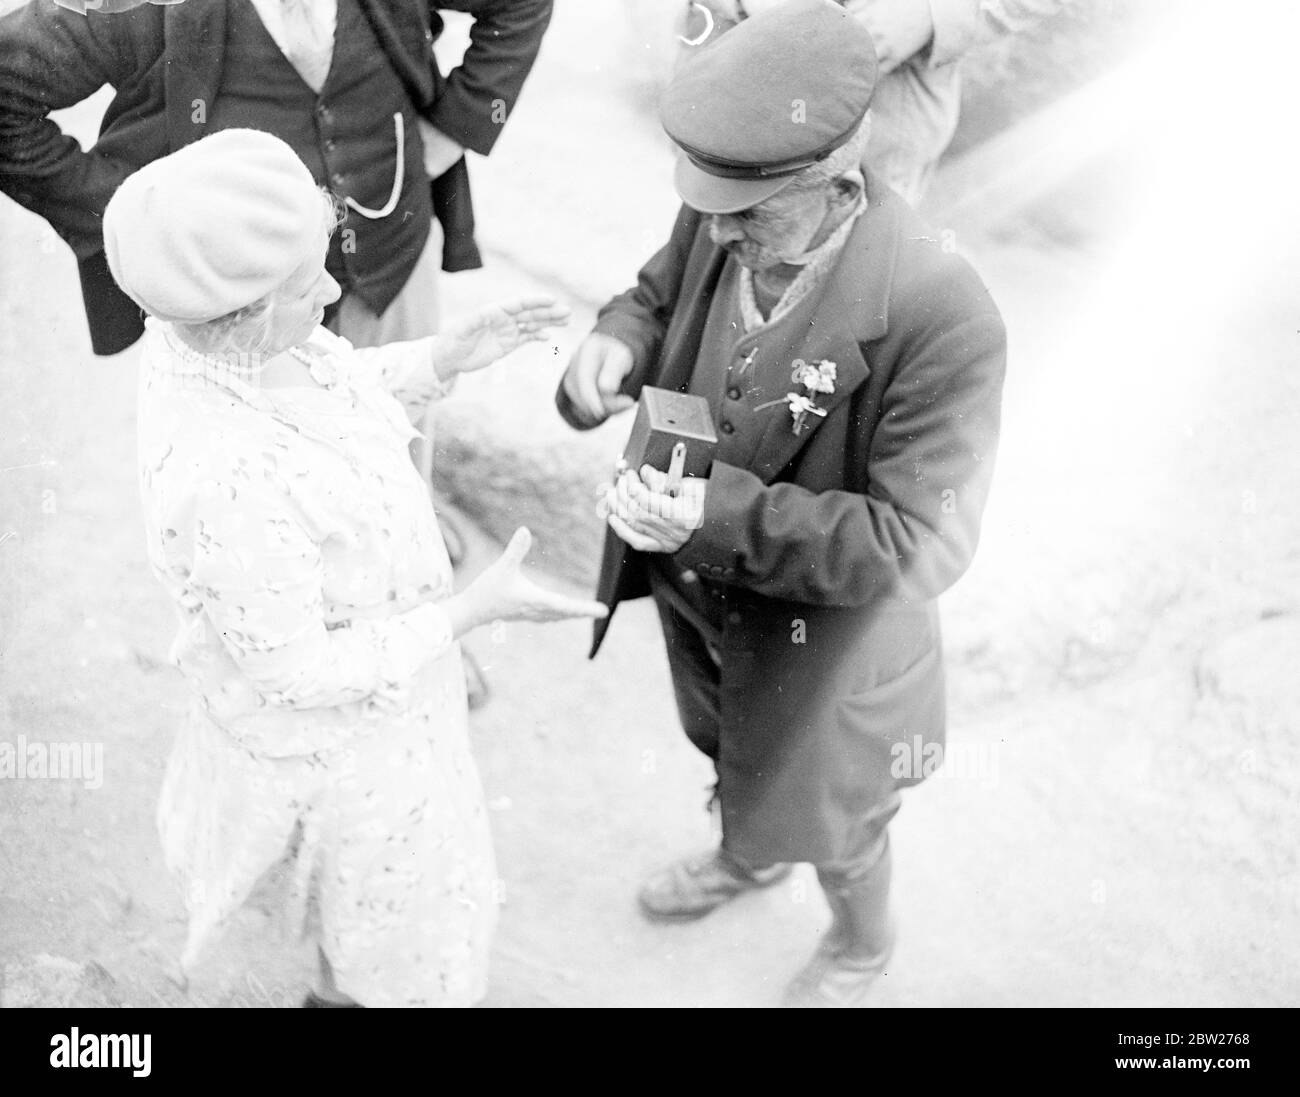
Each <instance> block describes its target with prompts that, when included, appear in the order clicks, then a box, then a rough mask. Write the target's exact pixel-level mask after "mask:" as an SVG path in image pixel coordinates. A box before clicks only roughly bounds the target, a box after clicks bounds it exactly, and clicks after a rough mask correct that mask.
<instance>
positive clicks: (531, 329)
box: [438, 297, 570, 376]
mask: <svg viewBox="0 0 1300 1097" xmlns="http://www.w3.org/2000/svg"><path fill="white" fill-rule="evenodd" d="M569 315H570V314H569V310H568V308H566V307H565V306H564V305H560V304H557V303H556V301H555V298H553V297H521V298H519V299H518V300H517V301H505V302H502V303H501V304H498V305H490V306H489V307H487V308H485V309H483V310H481V311H480V312H476V313H474V315H472V316H471V317H469V319H467V320H462V321H461V322H460V323H458V324H454V325H453V326H452V327H450V328H448V329H447V330H446V331H445V332H443V333H442V335H441V337H440V340H439V342H440V346H439V347H438V354H439V357H442V358H445V359H446V360H447V362H448V364H449V366H450V369H449V370H442V369H439V370H438V373H439V374H440V375H442V376H446V375H448V374H449V373H452V372H454V373H471V372H473V371H474V370H480V369H483V368H484V367H485V366H490V365H491V364H492V363H493V362H495V361H496V360H497V359H498V358H504V357H505V356H506V355H507V354H509V353H510V352H511V351H512V350H516V349H517V348H519V347H521V346H523V345H524V344H525V343H541V342H546V340H548V339H549V338H550V337H551V329H552V328H556V327H563V326H564V325H565V324H567V323H568V322H569Z"/></svg>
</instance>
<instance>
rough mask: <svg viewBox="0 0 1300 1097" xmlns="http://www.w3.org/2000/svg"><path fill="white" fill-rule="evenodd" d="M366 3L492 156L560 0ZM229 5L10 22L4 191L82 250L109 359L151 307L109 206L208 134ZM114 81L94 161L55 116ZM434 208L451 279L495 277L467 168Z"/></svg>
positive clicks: (1, 164) (418, 88) (0, 120)
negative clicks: (461, 43) (129, 290)
mask: <svg viewBox="0 0 1300 1097" xmlns="http://www.w3.org/2000/svg"><path fill="white" fill-rule="evenodd" d="M359 2H360V4H361V7H362V10H363V11H364V12H365V14H366V16H367V18H369V20H370V22H371V25H372V26H373V27H374V30H375V34H376V36H377V37H378V39H379V41H380V42H381V43H382V44H383V46H384V49H385V52H386V54H387V56H388V59H389V61H390V63H391V64H392V65H393V67H394V69H395V71H396V72H397V74H398V75H399V77H400V78H401V79H402V81H403V83H404V84H405V85H406V87H407V89H408V90H409V93H410V96H411V101H412V103H413V105H414V106H415V108H416V110H417V111H418V112H419V113H420V114H422V115H423V116H424V117H426V118H428V120H429V121H430V122H432V123H433V124H434V125H435V126H437V127H438V129H440V130H442V131H443V132H444V133H446V134H447V135H448V136H450V137H453V138H455V139H456V140H457V141H458V142H460V143H461V144H462V145H464V146H465V147H466V148H468V149H472V150H473V151H475V152H477V153H481V154H483V155H486V154H487V153H488V152H490V151H491V149H492V146H493V144H494V143H495V142H496V139H497V137H498V136H499V135H500V133H501V129H502V126H501V123H500V121H499V117H500V115H499V106H500V104H499V103H498V102H497V101H498V100H499V101H501V102H503V103H504V105H505V109H506V112H507V113H509V111H511V110H513V108H514V103H515V100H516V98H517V97H518V95H519V91H520V88H521V87H522V86H523V82H524V79H525V77H526V76H527V75H528V72H529V70H530V69H531V67H532V63H533V60H534V59H535V57H536V55H537V51H538V49H539V47H540V44H541V39H542V35H543V33H544V32H545V30H546V27H547V24H548V23H549V21H550V14H551V4H552V0H446V2H442V3H436V4H435V3H427V2H425V0H359ZM226 3H227V0H186V2H185V3H183V4H178V5H172V6H168V7H158V6H154V5H146V6H144V7H141V8H136V9H134V10H133V11H129V12H120V13H116V14H112V15H108V14H100V13H96V12H91V13H90V14H88V15H79V14H76V13H75V12H70V11H68V10H66V9H64V8H60V7H58V6H57V5H56V4H54V3H53V2H52V0H32V2H31V3H29V4H27V5H26V6H25V7H22V8H19V9H18V10H16V11H14V12H11V13H10V14H9V15H6V16H4V17H3V18H0V191H3V192H4V193H5V194H7V195H9V196H10V197H11V198H13V199H14V200H15V201H17V202H19V203H20V204H22V205H24V206H26V207H27V208H28V209H30V210H32V211H33V212H34V213H37V214H39V215H40V216H42V217H44V218H45V219H46V220H47V221H49V223H50V224H51V225H52V226H53V228H54V230H55V231H56V232H58V234H59V235H60V236H62V237H63V238H64V239H65V240H66V241H67V242H68V243H69V244H70V245H71V247H72V249H73V251H75V252H76V254H77V258H78V260H79V261H80V265H81V274H82V287H83V297H84V299H85V303H86V309H87V317H88V319H89V320H90V327H91V338H92V342H93V343H94V344H95V350H96V353H100V354H111V353H115V352H116V351H119V350H122V349H123V348H124V347H126V346H129V345H130V343H131V342H134V340H135V338H136V337H138V335H139V333H140V327H139V310H138V309H137V308H136V307H135V306H134V305H133V304H131V302H130V299H129V298H127V297H126V296H125V295H124V294H122V293H121V292H120V291H119V290H118V289H117V287H116V286H115V285H114V283H113V281H112V278H111V276H110V275H109V273H108V269H107V265H106V263H105V262H104V259H103V246H104V244H103V239H102V236H101V232H102V223H101V222H102V216H103V212H104V207H105V206H106V205H107V204H108V200H109V198H111V197H112V195H113V192H114V191H115V190H117V188H118V186H119V185H120V184H121V182H122V180H123V179H125V178H126V177H127V176H128V175H130V174H131V173H132V172H133V171H135V170H136V169H137V168H138V167H140V166H142V165H144V164H146V163H148V162H149V161H151V160H155V159H157V158H158V157H160V156H165V155H166V154H167V153H169V152H172V151H174V150H176V149H178V148H180V147H182V146H183V145H185V144H188V143H189V142H191V141H195V140H197V139H198V138H200V137H202V136H203V135H204V133H205V132H206V129H205V126H204V125H203V124H202V123H201V122H196V117H197V115H196V106H197V104H198V103H200V102H201V103H204V104H207V105H208V106H210V105H211V103H212V101H213V97H214V95H215V94H216V91H217V87H218V85H219V83H220V79H221V69H222V63H223V52H224V46H225V24H226ZM440 9H441V10H456V11H465V12H469V13H471V14H472V15H473V16H474V25H473V29H472V31H471V44H470V48H469V49H468V50H467V51H466V54H465V58H464V61H463V62H462V64H461V65H460V66H459V67H458V68H456V69H455V70H454V71H453V72H451V73H450V74H449V75H447V76H444V75H443V74H442V73H440V72H439V71H438V67H437V64H436V62H435V61H434V59H433V53H432V46H433V43H434V41H435V39H436V38H437V36H438V35H439V34H440V33H441V32H442V27H443V22H442V18H441V17H440V16H439V14H438V12H439V10H440ZM104 84H109V85H111V86H112V87H113V89H114V91H115V92H116V95H115V97H114V99H113V101H112V103H110V104H109V107H108V111H107V113H106V114H105V116H104V121H103V125H102V127H101V129H100V135H99V140H98V142H97V143H96V145H95V146H94V148H92V149H90V150H89V151H87V152H83V151H82V150H81V147H80V146H79V145H78V144H77V142H76V141H75V140H74V139H73V138H71V137H68V136H65V135H64V134H63V133H62V132H60V130H59V128H58V126H56V125H55V124H54V123H53V122H52V121H50V120H49V118H48V117H47V116H48V114H49V112H50V111H52V110H58V109H60V108H63V107H69V106H72V105H74V104H75V103H79V102H80V101H81V100H83V99H85V98H87V97H88V96H89V95H91V94H93V93H94V92H95V91H97V90H98V89H99V88H100V87H102V86H103V85H104ZM494 114H495V115H496V117H494ZM433 203H434V211H435V213H436V215H437V216H438V218H439V220H440V221H441V222H442V223H443V228H444V238H445V241H446V243H445V246H444V251H443V268H444V269H445V270H464V269H469V268H472V267H478V266H481V265H482V262H481V260H480V258H479V254H478V249H477V247H476V246H475V244H474V238H473V210H472V207H471V205H470V195H469V174H468V171H467V169H466V167H465V163H464V161H463V160H462V161H461V162H460V163H458V164H457V165H456V166H455V167H454V168H453V169H452V170H450V171H448V172H447V173H446V174H445V175H443V176H442V177H440V178H439V179H437V180H435V181H434V183H433Z"/></svg>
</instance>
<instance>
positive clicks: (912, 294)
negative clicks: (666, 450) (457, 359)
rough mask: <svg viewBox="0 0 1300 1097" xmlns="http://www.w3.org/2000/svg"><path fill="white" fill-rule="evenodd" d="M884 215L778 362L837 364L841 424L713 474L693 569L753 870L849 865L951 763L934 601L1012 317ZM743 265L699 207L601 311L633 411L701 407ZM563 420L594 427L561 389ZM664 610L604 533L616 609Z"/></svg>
mask: <svg viewBox="0 0 1300 1097" xmlns="http://www.w3.org/2000/svg"><path fill="white" fill-rule="evenodd" d="M868 197H869V207H868V210H867V212H866V213H865V214H864V215H863V217H862V218H861V220H860V221H859V222H858V224H857V226H856V227H855V228H854V230H853V233H852V234H851V236H850V237H849V240H848V243H847V245H846V246H845V250H844V252H843V254H842V255H841V257H840V260H839V261H838V264H837V266H836V267H835V269H834V271H833V272H832V274H831V275H830V277H829V278H828V279H827V280H826V282H825V283H824V286H823V288H822V289H821V290H820V291H819V292H820V300H819V301H818V302H816V305H815V308H814V310H813V312H812V314H811V319H810V322H809V323H808V324H807V326H806V327H803V328H800V329H797V330H795V331H794V332H793V334H792V336H791V340H792V341H791V342H790V343H789V345H787V346H786V347H784V348H783V350H782V352H781V353H782V356H783V357H784V358H785V359H786V360H787V361H791V362H793V361H794V360H795V359H797V358H801V359H803V360H804V361H805V362H816V361H818V360H821V359H830V360H832V361H834V362H835V363H836V364H837V366H838V378H839V379H838V383H837V385H836V390H835V392H834V393H833V394H831V395H829V396H822V397H821V398H820V401H819V402H820V404H821V406H823V407H825V408H827V409H828V412H829V413H828V414H827V416H826V417H825V418H824V419H817V418H816V417H810V425H809V427H808V428H806V429H805V430H804V431H803V433H802V434H800V435H796V434H794V432H793V431H792V430H791V418H790V415H789V414H788V412H787V411H786V410H785V409H783V408H777V409H774V412H773V414H772V416H771V419H770V421H769V423H768V425H767V427H766V430H765V433H764V435H763V437H762V441H761V443H760V445H759V447H758V450H757V453H756V455H755V458H754V460H753V461H752V463H751V464H750V466H749V467H747V468H737V467H733V466H731V465H727V464H724V463H722V462H720V461H715V462H714V465H713V469H712V472H711V473H710V476H709V486H708V492H707V495H706V502H705V509H704V524H703V527H702V528H701V529H700V530H698V531H697V532H696V533H695V534H694V535H693V536H692V537H691V539H690V540H689V541H688V542H687V544H686V545H685V546H684V547H683V548H682V550H681V551H680V552H679V553H677V556H676V562H677V563H678V564H680V565H681V566H683V567H689V568H692V569H694V570H695V571H696V572H697V573H698V574H699V575H700V576H702V577H705V578H707V579H710V580H713V581H716V582H720V583H723V584H725V586H726V592H727V608H728V613H727V616H726V625H725V630H724V637H723V645H722V668H721V675H722V684H721V706H722V729H721V740H722V749H721V756H720V757H719V759H718V770H719V779H720V782H721V787H722V788H723V790H724V795H723V798H722V802H723V812H724V827H726V828H727V834H728V848H729V849H732V850H733V852H736V853H739V854H742V855H746V856H751V857H753V858H755V862H754V863H756V864H766V863H770V862H771V861H773V860H795V861H799V860H802V861H813V862H815V863H816V862H825V861H830V860H834V859H836V857H837V856H839V855H840V854H841V853H842V852H843V851H844V850H845V849H846V848H847V844H848V835H849V833H850V831H851V828H852V826H853V822H854V820H855V819H858V818H860V816H861V813H862V812H863V811H865V810H867V809H868V808H870V807H871V806H872V805H874V804H876V803H879V801H880V799H881V798H882V797H883V796H884V795H885V794H886V793H887V792H889V791H890V790H892V789H893V788H894V787H896V786H898V785H905V784H910V783H914V782H915V781H917V780H919V779H920V778H921V777H922V776H923V775H924V774H923V773H922V772H921V771H920V769H919V768H918V767H916V766H915V765H913V764H912V762H913V760H912V758H911V749H912V748H915V750H916V751H917V752H918V754H917V757H918V758H920V757H921V756H922V754H923V752H924V750H925V748H927V747H930V746H931V745H933V744H941V743H942V741H943V735H944V722H945V720H944V717H945V713H944V695H943V693H944V691H943V666H942V658H941V648H940V639H939V630H938V616H937V613H936V611H935V606H934V599H935V598H936V597H937V596H938V595H939V594H940V593H941V592H942V591H944V590H946V589H947V588H948V587H949V586H950V585H951V584H952V583H953V582H955V581H956V579H957V578H958V577H959V576H960V575H961V574H962V573H963V572H964V571H965V569H966V567H967V566H968V564H969V563H970V560H971V557H972V555H973V553H974V551H975V545H976V541H977V538H978V532H979V524H980V517H981V513H982V511H983V507H984V503H985V499H986V497H987V494H988V490H989V479H990V476H991V474H992V471H993V460H994V453H995V449H996V444H997V436H998V424H999V408H1000V402H1001V389H1002V378H1003V373H1004V369H1005V361H1006V338H1005V330H1004V328H1003V324H1002V321H1001V318H1000V316H999V313H998V310H997V308H996V306H995V305H994V303H993V301H992V300H991V298H990V297H989V295H988V292H987V290H986V289H985V288H984V285H983V284H982V282H981V281H980V279H979V278H978V276H977V275H976V274H975V273H974V271H973V270H972V269H971V268H970V266H969V265H968V264H967V263H966V262H965V261H964V260H963V259H961V258H960V257H959V256H957V255H955V254H948V253H947V252H945V250H944V249H943V247H942V246H941V245H940V242H939V241H938V240H937V239H936V238H935V236H934V235H933V234H932V233H931V232H930V230H929V229H927V228H926V226H925V225H924V224H923V223H922V222H921V221H920V220H919V219H918V218H917V217H916V215H915V214H914V213H913V212H912V211H911V210H910V209H909V208H908V207H907V206H906V205H905V204H904V203H903V202H902V201H901V199H899V198H898V197H897V196H896V195H894V194H893V192H892V191H890V190H889V189H888V188H887V187H885V186H884V185H883V184H882V183H880V182H879V181H878V180H877V179H876V178H874V177H871V176H869V177H868ZM726 261H727V255H726V252H724V251H723V250H722V249H721V248H719V247H717V246H715V245H714V244H713V243H712V242H711V241H710V240H709V236H708V231H707V219H706V218H702V217H701V216H700V215H699V214H697V213H695V212H693V211H691V210H689V209H683V210H682V211H681V213H680V214H679V216H678V219H677V223H676V226H675V228H674V230H673V233H672V237H671V239H670V240H669V242H668V244H667V246H666V247H665V248H663V250H661V251H660V252H659V253H658V254H656V255H655V256H654V257H653V258H652V259H651V260H650V261H649V262H648V263H647V264H646V265H645V267H644V268H643V269H642V270H641V273H640V276H639V279H638V283H637V286H636V287H635V288H634V289H631V290H629V291H628V292H626V293H624V294H622V295H621V296H619V297H616V298H615V299H614V300H613V301H611V302H610V303H609V304H608V305H606V306H605V308H604V309H603V310H602V311H601V313H600V316H599V319H598V322H597V325H596V330H597V331H601V332H605V333H607V334H609V335H612V336H615V337H616V338H618V339H620V340H622V341H623V342H625V343H626V344H627V345H628V346H630V347H631V348H632V351H633V355H634V359H635V367H634V369H633V371H632V373H631V375H630V376H629V377H628V379H627V381H626V383H625V385H624V391H625V392H627V393H628V394H629V395H631V396H636V395H637V394H638V393H639V392H640V390H641V387H642V386H643V385H647V384H650V385H657V386H660V387H663V388H669V389H678V390H683V391H684V390H686V389H687V387H688V386H689V384H690V380H691V375H692V371H694V370H695V369H696V368H697V356H698V353H699V345H700V338H701V334H702V332H703V330H704V324H705V318H706V317H707V315H708V311H709V307H710V304H711V303H712V299H713V290H714V287H715V286H716V285H717V282H718V277H719V273H720V272H721V270H722V267H723V264H724V263H725V262H726ZM783 394H784V390H783V391H782V392H781V393H775V394H774V393H767V394H765V398H766V399H772V398H779V397H780V396H781V395H783ZM557 404H558V406H559V408H560V411H561V414H563V415H564V416H565V418H566V419H567V420H568V421H569V422H570V424H571V425H573V426H576V427H582V426H587V425H590V424H584V423H582V422H581V421H580V420H579V417H578V416H577V415H576V413H575V410H574V409H573V407H572V405H571V404H570V402H569V401H568V399H567V397H566V395H565V394H564V391H563V389H561V390H560V392H559V393H558V395H557ZM648 592H649V588H648V584H647V580H646V558H645V557H644V556H643V555H642V554H640V553H637V552H633V551H632V550H630V549H628V548H627V547H626V546H625V545H624V544H623V543H622V542H621V541H619V540H618V539H617V538H616V537H614V536H613V534H612V533H610V534H607V538H606V546H605V559H604V563H603V566H602V570H601V577H600V592H599V594H598V597H600V598H601V600H602V601H605V602H606V603H607V604H608V605H610V606H611V609H612V608H613V607H615V606H617V604H618V603H619V602H620V601H621V600H623V599H627V598H634V597H639V596H641V595H644V594H646V593H648ZM606 625H607V622H605V623H601V624H598V626H597V632H596V637H595V643H594V644H593V648H592V655H593V656H594V655H595V653H596V650H597V649H598V648H599V645H600V642H601V639H602V637H603V630H604V627H605V626H606ZM903 748H908V749H907V750H906V751H905V750H904V749H903ZM728 789H729V790H730V794H729V795H728V792H727V791H726V790H728ZM728 800H730V804H729V803H728ZM729 812H730V815H728V813H729Z"/></svg>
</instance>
